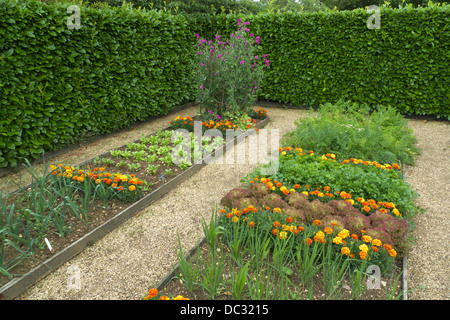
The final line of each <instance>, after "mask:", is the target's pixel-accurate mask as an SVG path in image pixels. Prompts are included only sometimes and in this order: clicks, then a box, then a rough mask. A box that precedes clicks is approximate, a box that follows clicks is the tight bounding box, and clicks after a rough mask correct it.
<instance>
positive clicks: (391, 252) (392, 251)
mask: <svg viewBox="0 0 450 320" xmlns="http://www.w3.org/2000/svg"><path fill="white" fill-rule="evenodd" d="M388 252H389V254H390V255H391V257H396V256H397V251H395V250H394V249H391V250H389V251H388Z"/></svg>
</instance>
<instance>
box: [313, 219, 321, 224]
mask: <svg viewBox="0 0 450 320" xmlns="http://www.w3.org/2000/svg"><path fill="white" fill-rule="evenodd" d="M314 224H315V225H316V226H320V225H321V224H322V221H320V220H317V219H316V220H314Z"/></svg>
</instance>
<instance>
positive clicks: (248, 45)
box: [197, 19, 270, 114]
mask: <svg viewBox="0 0 450 320" xmlns="http://www.w3.org/2000/svg"><path fill="white" fill-rule="evenodd" d="M249 24H250V23H249V22H248V21H245V22H243V21H242V20H241V19H238V20H237V26H238V27H239V29H238V30H237V31H236V32H235V33H233V34H231V35H230V37H229V40H228V41H223V40H222V39H221V36H220V35H217V36H216V37H215V39H214V40H209V41H208V40H206V39H202V38H201V37H200V35H198V34H197V38H198V44H197V65H198V70H197V71H198V72H197V101H198V102H200V103H201V106H202V107H206V108H208V109H211V108H213V109H215V110H217V112H219V113H221V114H223V113H224V112H226V111H230V109H232V110H239V111H246V110H248V108H250V107H251V106H252V105H253V104H254V103H255V102H256V100H257V96H258V90H259V88H260V85H261V81H262V77H263V75H264V68H268V67H269V66H270V62H269V60H268V59H267V55H262V56H259V55H258V50H257V49H258V48H257V46H258V45H259V44H260V37H259V36H255V35H254V34H253V33H251V32H250V30H249V29H248V27H247V26H248V25H249ZM208 109H207V110H208Z"/></svg>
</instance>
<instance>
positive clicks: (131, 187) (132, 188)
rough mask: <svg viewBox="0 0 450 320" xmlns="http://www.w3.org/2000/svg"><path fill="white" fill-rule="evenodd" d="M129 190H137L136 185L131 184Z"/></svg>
mask: <svg viewBox="0 0 450 320" xmlns="http://www.w3.org/2000/svg"><path fill="white" fill-rule="evenodd" d="M128 190H130V191H134V190H136V187H135V186H134V185H131V186H129V187H128Z"/></svg>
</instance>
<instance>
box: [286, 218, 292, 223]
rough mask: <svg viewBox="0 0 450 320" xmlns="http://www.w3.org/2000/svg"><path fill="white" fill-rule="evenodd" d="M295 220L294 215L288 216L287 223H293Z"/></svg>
mask: <svg viewBox="0 0 450 320" xmlns="http://www.w3.org/2000/svg"><path fill="white" fill-rule="evenodd" d="M293 221H294V219H292V217H287V218H286V222H287V223H291V222H293Z"/></svg>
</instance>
